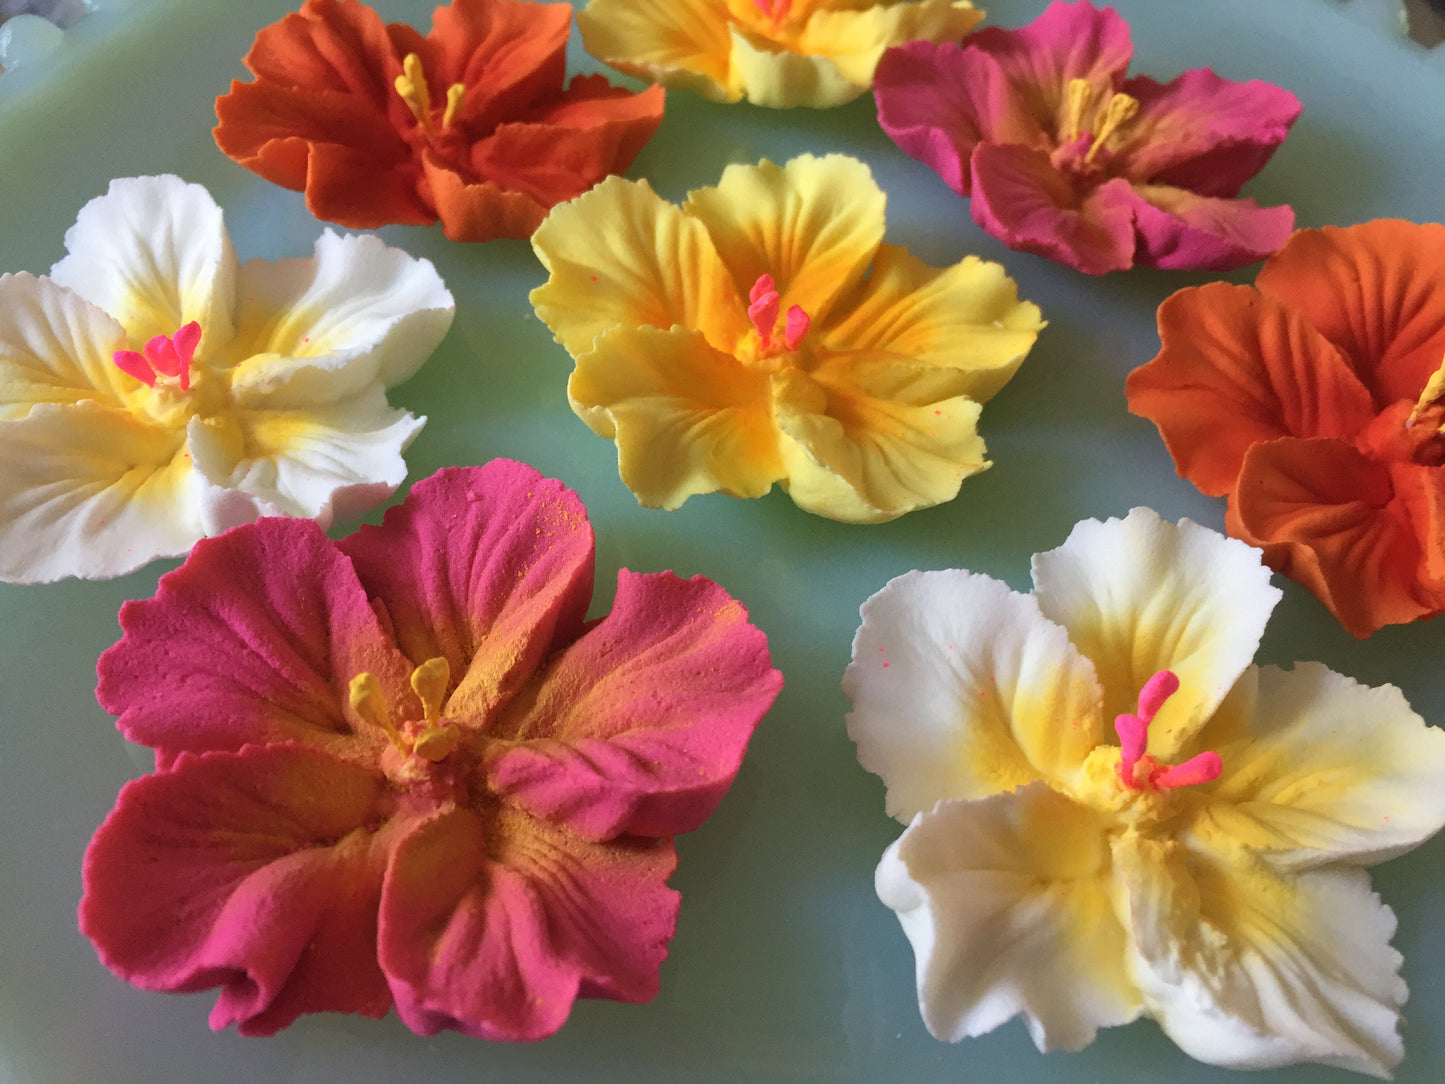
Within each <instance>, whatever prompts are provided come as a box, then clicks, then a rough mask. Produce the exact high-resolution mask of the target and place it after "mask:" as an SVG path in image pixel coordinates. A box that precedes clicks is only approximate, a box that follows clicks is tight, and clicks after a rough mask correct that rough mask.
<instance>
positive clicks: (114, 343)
mask: <svg viewBox="0 0 1445 1084" xmlns="http://www.w3.org/2000/svg"><path fill="white" fill-rule="evenodd" d="M125 346H126V339H125V331H124V330H123V329H122V328H121V326H120V324H118V323H117V322H116V321H115V320H114V319H112V318H111V317H110V316H108V315H106V314H105V313H104V312H102V311H101V310H100V309H98V308H96V307H95V306H94V305H92V304H90V302H88V301H86V300H85V299H84V298H82V297H81V296H80V295H79V294H77V293H74V292H73V291H71V290H67V289H65V287H63V286H60V285H57V284H56V283H54V282H52V281H51V280H50V279H48V278H45V277H43V276H42V277H40V278H36V277H35V276H34V275H29V274H24V273H21V274H18V275H0V418H23V417H24V416H25V415H26V414H27V413H29V411H30V408H31V407H32V406H34V405H35V404H36V403H74V402H76V401H78V400H80V399H95V400H98V401H100V402H103V403H105V404H106V405H107V406H114V407H123V406H124V404H125V398H126V393H127V392H131V391H136V390H138V389H140V388H142V387H143V385H142V384H141V382H140V381H139V380H137V379H135V377H132V376H128V375H127V374H125V373H123V372H121V370H120V369H118V368H117V367H116V365H115V362H114V360H113V359H114V356H115V351H116V350H119V349H122V348H124V347H125Z"/></svg>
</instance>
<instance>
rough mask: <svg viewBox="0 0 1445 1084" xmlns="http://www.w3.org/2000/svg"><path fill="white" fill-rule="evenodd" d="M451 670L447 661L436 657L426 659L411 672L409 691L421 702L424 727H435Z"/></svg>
mask: <svg viewBox="0 0 1445 1084" xmlns="http://www.w3.org/2000/svg"><path fill="white" fill-rule="evenodd" d="M451 676H452V668H451V667H450V666H449V665H448V664H447V660H446V659H444V658H443V657H442V656H440V655H437V656H436V657H435V658H430V659H427V661H426V662H424V663H422V664H421V665H420V666H418V667H417V668H416V669H415V670H413V671H412V672H411V691H412V692H414V693H416V698H417V699H418V700H420V701H421V706H422V710H423V711H424V712H425V713H426V725H427V726H429V727H431V726H435V725H436V723H437V720H438V719H440V718H441V715H442V699H443V698H444V697H445V696H446V694H447V682H448V681H450V680H451Z"/></svg>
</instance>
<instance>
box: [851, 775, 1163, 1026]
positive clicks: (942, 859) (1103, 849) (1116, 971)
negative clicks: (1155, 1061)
mask: <svg viewBox="0 0 1445 1084" xmlns="http://www.w3.org/2000/svg"><path fill="white" fill-rule="evenodd" d="M1109 865H1110V862H1109V852H1108V847H1107V845H1106V843H1105V835H1104V824H1103V823H1102V822H1101V821H1100V820H1099V819H1098V818H1097V817H1096V815H1095V814H1093V813H1092V812H1091V811H1090V810H1088V809H1087V808H1085V807H1083V806H1079V805H1075V804H1074V803H1073V802H1071V801H1069V800H1068V799H1067V798H1064V797H1062V796H1061V795H1059V794H1057V793H1055V792H1054V791H1052V790H1050V789H1049V788H1048V787H1047V786H1046V785H1045V784H1043V783H1032V784H1030V785H1028V786H1026V787H1023V788H1021V789H1019V790H1016V791H1012V792H1010V793H1006V794H997V795H994V796H993V797H991V798H982V799H979V800H977V801H969V802H962V801H957V802H943V803H941V804H940V805H939V806H938V808H936V809H934V810H933V811H931V812H924V813H920V814H918V816H917V817H916V818H914V820H913V823H912V824H910V825H909V826H908V829H907V831H905V832H904V833H903V835H902V836H901V837H900V838H899V840H898V841H897V842H896V843H894V844H893V846H891V847H889V848H888V850H887V851H886V852H884V855H883V861H882V862H880V863H879V865H878V872H877V875H876V877H875V884H876V887H877V890H878V896H879V898H880V899H881V900H882V901H883V902H884V903H885V904H886V905H888V906H889V907H891V908H892V909H893V910H894V911H896V912H898V919H899V921H900V922H901V923H902V925H903V932H904V933H905V934H907V935H908V940H909V941H910V942H911V943H912V945H913V951H914V954H915V956H916V960H917V973H918V1004H919V1008H920V1010H921V1011H922V1013H923V1021H924V1023H925V1024H926V1025H927V1026H928V1030H929V1031H930V1032H931V1033H932V1034H933V1035H934V1036H935V1037H937V1038H939V1039H946V1040H949V1041H950V1042H957V1041H958V1040H960V1039H963V1038H967V1037H969V1036H974V1035H982V1034H983V1033H984V1032H987V1031H992V1030H993V1029H994V1028H996V1027H998V1026H999V1025H1000V1024H1002V1023H1004V1022H1005V1021H1007V1020H1009V1019H1011V1018H1012V1017H1015V1016H1022V1017H1023V1018H1024V1022H1025V1023H1026V1024H1027V1025H1028V1029H1029V1034H1030V1035H1031V1036H1032V1037H1033V1040H1034V1043H1035V1045H1037V1046H1038V1048H1039V1049H1040V1050H1045V1051H1047V1050H1054V1049H1064V1050H1078V1049H1079V1048H1081V1047H1084V1046H1087V1045H1088V1044H1089V1043H1090V1042H1092V1041H1093V1039H1094V1035H1095V1033H1096V1031H1097V1030H1098V1029H1099V1028H1101V1027H1112V1026H1114V1025H1116V1024H1124V1023H1128V1022H1129V1021H1130V1020H1133V1019H1134V1018H1135V1017H1136V1016H1138V1015H1139V1010H1140V998H1139V992H1138V990H1137V989H1136V988H1135V986H1134V983H1133V981H1132V979H1131V978H1130V976H1129V974H1128V971H1127V970H1126V950H1127V942H1126V934H1125V931H1124V929H1123V928H1122V927H1121V926H1120V925H1119V922H1118V919H1117V918H1115V916H1114V910H1113V906H1112V904H1111V903H1110V890H1109Z"/></svg>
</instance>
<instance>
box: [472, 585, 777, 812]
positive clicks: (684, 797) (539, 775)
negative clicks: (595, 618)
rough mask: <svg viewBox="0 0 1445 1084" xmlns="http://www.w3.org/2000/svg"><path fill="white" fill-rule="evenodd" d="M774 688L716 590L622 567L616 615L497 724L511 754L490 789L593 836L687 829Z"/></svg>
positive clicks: (743, 615)
mask: <svg viewBox="0 0 1445 1084" xmlns="http://www.w3.org/2000/svg"><path fill="white" fill-rule="evenodd" d="M781 687H782V675H781V674H779V673H778V672H777V671H776V670H774V669H773V668H772V665H771V663H770V662H769V660H768V648H767V640H766V638H765V637H764V636H763V634H762V632H760V631H759V630H758V629H756V628H754V627H753V626H752V625H750V624H748V615H747V611H746V610H744V609H743V607H742V606H741V605H740V604H739V603H737V602H735V601H734V600H733V599H732V598H730V597H729V596H728V595H727V593H726V592H725V591H723V590H722V588H720V587H718V585H717V584H715V583H713V582H712V581H711V580H707V579H704V578H702V577H701V576H699V577H695V578H693V579H691V580H681V579H678V578H677V577H676V576H674V575H672V574H671V573H666V572H665V573H658V574H654V575H646V576H644V575H638V574H635V573H631V572H628V571H626V570H623V571H622V572H621V573H619V575H618V585H617V598H616V600H615V601H614V602H613V605H612V612H611V613H610V614H608V615H607V616H606V617H605V618H603V619H602V620H601V621H599V622H597V623H596V624H595V625H593V626H592V627H591V628H590V629H589V630H588V632H587V633H586V635H584V636H583V637H582V638H581V639H580V640H578V641H577V642H576V643H575V644H573V645H572V646H571V647H569V648H568V649H567V650H566V651H565V652H563V653H562V654H561V655H560V656H559V657H558V658H557V660H556V661H555V662H554V663H553V664H552V665H551V666H550V667H549V668H548V669H547V670H546V672H545V673H544V674H543V675H542V677H541V681H540V684H539V686H538V688H537V690H536V693H535V695H532V696H528V697H526V698H525V699H526V703H525V704H524V705H523V704H518V705H515V706H509V710H507V711H506V712H505V713H504V714H503V715H502V717H501V718H500V719H499V720H498V721H497V723H496V725H495V727H494V728H493V730H492V731H491V733H492V734H493V735H494V736H495V737H497V738H498V739H508V740H510V741H513V742H516V744H514V745H508V746H502V747H501V748H500V750H499V751H498V752H497V753H496V754H495V757H494V759H492V760H490V761H489V763H488V776H489V778H488V784H489V786H490V787H491V788H492V789H493V790H494V791H495V792H497V793H499V794H503V795H506V796H508V797H509V798H512V799H514V800H516V801H518V802H520V803H521V804H522V805H523V806H525V807H527V808H528V809H529V810H531V811H532V812H534V813H535V814H537V815H538V816H540V817H545V818H547V819H549V820H554V821H558V820H559V821H563V822H565V823H566V824H567V825H568V826H569V827H570V828H572V829H574V830H575V831H578V832H580V833H582V834H583V835H584V836H587V837H589V838H591V839H610V838H612V837H613V836H616V835H618V834H619V833H623V832H631V833H636V834H640V835H649V836H667V835H674V834H677V833H679V832H687V831H691V830H692V829H694V828H696V827H697V826H698V825H700V824H701V823H702V822H703V821H704V820H706V819H707V818H708V816H709V815H710V814H711V813H712V811H713V810H714V809H715V808H716V807H717V803H718V802H719V801H720V800H721V798H722V796H723V794H724V793H726V791H727V789H728V787H729V786H731V785H732V781H733V777H734V776H736V775H737V771H738V767H739V765H740V764H741V762H742V758H743V753H744V752H745V751H746V749H747V744H748V739H749V737H751V735H752V732H753V728H754V727H755V726H757V723H758V720H759V719H760V718H762V715H763V713H764V712H766V711H767V710H768V707H769V706H770V705H771V704H772V702H773V698H774V697H775V696H777V693H778V690H779V688H781ZM494 748H495V747H494Z"/></svg>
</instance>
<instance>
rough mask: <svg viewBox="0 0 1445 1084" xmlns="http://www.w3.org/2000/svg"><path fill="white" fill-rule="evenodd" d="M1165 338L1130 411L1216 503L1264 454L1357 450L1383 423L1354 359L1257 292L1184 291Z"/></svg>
mask: <svg viewBox="0 0 1445 1084" xmlns="http://www.w3.org/2000/svg"><path fill="white" fill-rule="evenodd" d="M1159 337H1160V340H1161V343H1162V349H1161V350H1160V352H1159V354H1158V356H1156V357H1155V358H1154V359H1153V360H1151V361H1149V362H1148V363H1146V364H1144V365H1142V366H1140V367H1139V368H1138V369H1135V370H1134V371H1133V372H1132V373H1130V374H1129V379H1128V381H1127V382H1126V384H1125V394H1126V395H1127V396H1128V399H1129V409H1130V411H1131V412H1133V413H1135V414H1138V415H1141V416H1142V417H1145V418H1148V419H1149V420H1150V421H1152V422H1153V423H1154V424H1155V425H1157V426H1158V427H1159V432H1160V434H1161V435H1162V436H1163V437H1164V443H1165V444H1166V445H1167V446H1168V448H1169V454H1170V455H1171V456H1173V457H1174V462H1175V465H1176V466H1177V467H1178V468H1179V473H1180V474H1181V475H1183V476H1184V477H1186V478H1188V479H1189V480H1190V481H1191V482H1193V483H1194V484H1195V485H1196V486H1198V487H1199V488H1200V489H1201V490H1203V491H1204V492H1205V493H1207V494H1209V495H1210V496H1213V497H1219V496H1223V495H1225V494H1227V493H1231V492H1233V491H1234V488H1235V484H1236V482H1237V480H1238V478H1239V472H1240V469H1241V467H1242V466H1243V463H1244V458H1245V455H1246V453H1247V452H1248V451H1249V450H1250V448H1251V447H1253V446H1254V445H1255V444H1258V443H1260V442H1262V441H1269V440H1275V439H1277V438H1280V437H1290V436H1295V437H1339V438H1343V439H1344V440H1350V439H1352V438H1353V437H1354V435H1355V434H1357V433H1358V432H1360V430H1362V429H1363V428H1364V427H1365V426H1366V425H1368V424H1369V422H1370V421H1371V419H1372V418H1373V417H1374V409H1373V406H1372V404H1371V402H1370V393H1369V391H1368V390H1367V388H1366V387H1365V385H1364V384H1362V383H1361V382H1360V380H1359V378H1358V376H1357V375H1356V374H1355V373H1354V372H1353V371H1352V370H1351V367H1350V364H1349V362H1348V361H1347V360H1346V358H1345V357H1343V356H1342V355H1341V354H1340V352H1339V351H1338V350H1337V349H1335V347H1334V346H1332V345H1331V344H1330V342H1329V341H1328V340H1327V339H1325V338H1324V336H1322V335H1320V334H1319V332H1317V331H1316V330H1315V329H1314V328H1313V327H1312V326H1311V325H1310V324H1309V322H1308V321H1307V320H1306V319H1305V318H1304V317H1303V316H1302V315H1301V314H1300V313H1299V312H1298V310H1296V309H1294V308H1293V307H1291V306H1288V305H1285V304H1283V303H1281V302H1279V301H1277V300H1275V299H1274V298H1271V297H1269V296H1267V295H1262V294H1260V293H1259V292H1257V291H1255V290H1253V289H1251V288H1250V287H1248V286H1231V285H1229V284H1228V283H1223V282H1212V283H1209V284H1208V285H1205V286H1198V287H1193V288H1190V289H1185V290H1180V291H1179V292H1178V293H1176V294H1174V295H1173V296H1171V297H1170V298H1168V299H1167V300H1166V301H1165V302H1164V304H1163V305H1161V306H1159Z"/></svg>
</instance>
